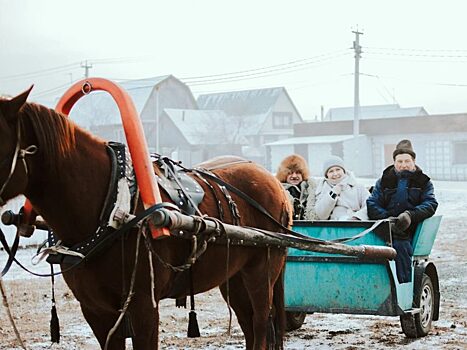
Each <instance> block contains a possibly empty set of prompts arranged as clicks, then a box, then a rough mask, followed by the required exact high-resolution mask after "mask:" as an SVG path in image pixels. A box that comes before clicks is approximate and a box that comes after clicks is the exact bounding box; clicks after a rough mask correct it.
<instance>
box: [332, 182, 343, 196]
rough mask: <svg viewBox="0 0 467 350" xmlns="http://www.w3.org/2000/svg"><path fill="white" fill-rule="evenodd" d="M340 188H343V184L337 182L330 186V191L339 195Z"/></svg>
mask: <svg viewBox="0 0 467 350" xmlns="http://www.w3.org/2000/svg"><path fill="white" fill-rule="evenodd" d="M342 189H343V185H342V184H337V185H335V186H334V187H333V188H332V192H334V193H335V194H337V195H339V194H341V192H342Z"/></svg>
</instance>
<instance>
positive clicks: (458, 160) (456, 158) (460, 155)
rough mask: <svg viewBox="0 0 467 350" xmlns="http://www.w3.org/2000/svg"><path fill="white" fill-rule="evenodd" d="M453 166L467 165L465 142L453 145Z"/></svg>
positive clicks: (466, 142) (466, 143)
mask: <svg viewBox="0 0 467 350" xmlns="http://www.w3.org/2000/svg"><path fill="white" fill-rule="evenodd" d="M453 146H454V147H453V153H454V154H453V164H467V141H461V142H454V143H453Z"/></svg>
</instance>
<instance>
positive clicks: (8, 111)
mask: <svg viewBox="0 0 467 350" xmlns="http://www.w3.org/2000/svg"><path fill="white" fill-rule="evenodd" d="M33 87H34V85H31V87H30V88H29V89H27V90H26V91H24V92H22V93H20V94H19V95H18V96H15V97H13V98H12V99H11V100H8V101H7V102H6V103H5V104H4V106H3V113H4V114H5V117H6V118H7V119H11V118H15V117H16V115H17V114H18V112H19V110H20V109H21V107H23V106H24V104H25V103H26V100H27V99H28V96H29V93H30V92H31V90H32V88H33Z"/></svg>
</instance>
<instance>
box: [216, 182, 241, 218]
mask: <svg viewBox="0 0 467 350" xmlns="http://www.w3.org/2000/svg"><path fill="white" fill-rule="evenodd" d="M219 188H220V189H221V191H222V193H223V194H224V196H225V198H226V199H227V203H229V208H230V213H231V214H232V220H233V223H234V225H237V226H238V225H240V213H239V212H238V207H237V203H235V201H234V200H233V198H232V196H231V195H230V193H229V191H227V188H225V186H222V185H220V186H219Z"/></svg>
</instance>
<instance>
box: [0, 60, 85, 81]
mask: <svg viewBox="0 0 467 350" xmlns="http://www.w3.org/2000/svg"><path fill="white" fill-rule="evenodd" d="M73 66H77V67H76V68H79V62H75V63H69V64H65V65H62V66H57V67H52V68H46V69H41V70H38V71H34V72H29V73H21V74H14V75H8V76H3V77H0V80H16V79H24V78H30V77H35V76H41V75H50V74H55V73H60V72H62V71H66V70H69V69H70V68H72V67H73Z"/></svg>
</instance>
